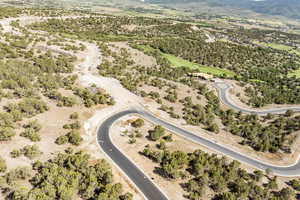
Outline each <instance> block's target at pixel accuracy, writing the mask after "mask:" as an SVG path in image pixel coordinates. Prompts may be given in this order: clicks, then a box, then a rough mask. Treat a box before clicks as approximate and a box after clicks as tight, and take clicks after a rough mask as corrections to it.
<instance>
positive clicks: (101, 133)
mask: <svg viewBox="0 0 300 200" xmlns="http://www.w3.org/2000/svg"><path fill="white" fill-rule="evenodd" d="M0 24H1V21H0ZM2 25H4V27H7V31H12V28H11V26H10V24H9V21H4V22H3V20H2ZM89 60H90V57H88V58H87V60H86V62H87V63H89V62H88V61H89ZM82 76H83V77H86V76H88V77H87V78H88V79H89V80H90V81H92V82H93V81H95V82H97V81H96V78H95V77H93V76H92V75H91V74H90V70H88V68H86V70H85V73H84V74H83V75H82ZM94 79H95V80H94ZM214 86H215V87H216V88H217V89H218V90H219V98H220V100H221V101H222V102H223V103H224V104H226V105H227V106H229V107H231V108H233V109H235V110H239V111H242V112H244V113H256V114H259V115H265V114H267V113H273V114H281V113H285V112H286V111H287V110H294V111H300V107H287V108H274V109H269V110H251V109H245V108H242V107H240V106H238V105H237V104H235V102H234V101H233V100H232V99H231V98H230V94H229V90H230V89H231V85H229V84H228V83H225V82H222V81H220V82H216V83H215V84H214ZM129 114H139V115H141V116H142V117H143V118H145V119H147V120H149V121H151V122H152V123H154V124H158V125H161V126H163V127H165V128H166V129H168V130H170V131H172V132H174V133H176V134H178V135H180V136H183V137H185V138H186V139H188V140H190V141H193V142H196V143H198V144H201V145H204V146H206V147H208V148H210V149H213V150H215V151H218V152H220V153H222V154H224V155H226V156H229V157H231V158H233V159H235V160H238V161H240V162H243V163H246V164H249V165H251V166H254V167H255V168H258V169H261V170H266V169H270V170H272V172H273V173H274V174H276V175H280V176H300V162H299V160H298V161H297V163H296V164H294V165H291V166H282V167H280V166H274V165H270V164H267V163H264V162H262V161H259V160H256V159H253V158H251V157H249V156H247V155H243V154H241V153H238V152H235V151H233V150H231V149H229V148H227V147H224V146H222V145H220V144H217V143H215V142H212V141H210V140H208V139H205V138H204V137H201V136H199V135H196V134H194V133H192V132H189V131H187V130H184V129H182V128H179V127H177V126H175V125H173V124H171V123H169V122H166V121H164V120H162V119H159V118H158V117H156V116H154V115H152V114H151V113H149V112H147V111H145V110H143V109H142V108H138V107H137V108H131V109H127V110H124V111H122V112H118V113H116V114H113V115H111V116H110V117H109V118H107V119H106V120H104V122H103V123H102V124H101V125H100V127H99V129H98V133H97V140H98V143H99V145H100V147H101V148H102V149H103V151H104V152H105V153H106V154H107V155H108V156H109V157H110V158H111V159H112V160H113V161H114V162H115V163H116V164H117V165H118V166H119V167H120V168H121V169H122V170H123V172H124V173H126V175H127V176H128V177H129V178H130V179H131V180H132V181H133V183H134V184H135V185H136V186H137V187H138V188H139V189H140V191H141V192H142V193H143V194H144V196H145V197H146V198H147V199H148V200H167V199H168V197H167V196H166V195H165V194H164V193H163V192H162V191H161V190H160V189H159V188H158V187H157V186H156V185H155V184H154V183H153V182H152V180H151V179H149V178H148V177H147V176H146V175H145V174H144V173H143V171H142V170H140V169H139V168H138V167H137V166H136V165H135V164H134V163H133V162H132V161H131V160H130V159H128V158H127V156H126V155H124V154H123V153H122V152H121V151H120V150H119V149H118V148H117V147H116V146H115V145H114V144H113V142H112V140H111V138H110V128H111V126H112V125H113V123H114V122H116V121H117V120H119V119H120V118H121V117H124V116H126V115H129Z"/></svg>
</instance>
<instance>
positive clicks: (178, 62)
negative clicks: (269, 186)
mask: <svg viewBox="0 0 300 200" xmlns="http://www.w3.org/2000/svg"><path fill="white" fill-rule="evenodd" d="M139 47H140V48H142V49H143V50H144V51H145V52H153V51H154V50H155V49H153V48H151V47H150V46H144V45H139ZM161 55H162V56H163V57H165V58H166V59H168V60H169V61H170V63H171V65H173V66H174V67H188V68H191V69H198V70H199V71H200V72H202V73H206V74H212V75H215V76H222V75H224V74H225V75H226V76H228V77H233V76H235V75H236V74H235V73H234V72H232V71H229V70H226V69H221V68H216V67H209V66H203V65H200V64H197V63H193V62H190V61H187V60H184V59H182V58H179V57H176V56H174V55H171V54H166V53H161Z"/></svg>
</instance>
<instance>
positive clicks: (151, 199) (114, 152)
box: [97, 109, 168, 200]
mask: <svg viewBox="0 0 300 200" xmlns="http://www.w3.org/2000/svg"><path fill="white" fill-rule="evenodd" d="M134 113H139V112H138V110H135V109H130V110H126V111H122V112H119V113H117V114H114V115H112V116H110V117H109V118H108V119H106V120H105V121H104V122H103V123H102V124H101V126H100V127H99V129H98V133H97V140H98V143H99V145H100V147H101V148H102V150H103V151H104V152H105V153H106V154H107V155H108V156H109V157H110V158H111V159H112V160H113V161H114V162H115V164H117V165H118V167H119V168H121V169H122V170H123V172H124V173H125V174H126V175H127V176H128V177H129V178H130V179H131V180H132V181H133V183H134V184H135V185H136V186H137V187H138V188H139V189H140V191H141V192H142V193H143V194H144V196H145V197H146V198H147V199H148V200H156V199H157V200H168V198H167V197H166V196H165V195H164V194H163V192H161V191H160V190H159V189H158V187H157V186H156V185H155V184H154V183H153V182H152V181H151V180H150V179H149V178H148V177H146V175H145V174H144V172H142V171H141V170H140V169H139V168H138V167H137V166H136V165H135V164H134V163H132V162H131V161H130V160H129V159H128V158H127V157H126V155H124V154H123V153H122V152H121V151H120V150H119V149H118V148H117V147H116V146H115V145H114V144H113V142H112V140H111V137H110V135H109V133H110V132H109V130H110V128H111V126H112V124H113V123H114V122H115V121H117V120H118V119H120V118H121V117H123V116H126V115H129V114H134Z"/></svg>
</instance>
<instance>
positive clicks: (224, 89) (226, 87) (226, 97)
mask: <svg viewBox="0 0 300 200" xmlns="http://www.w3.org/2000/svg"><path fill="white" fill-rule="evenodd" d="M214 86H215V87H216V88H217V89H218V91H219V98H220V100H221V101H222V103H224V104H225V105H227V106H229V107H230V108H232V109H234V110H237V111H241V112H243V113H248V114H257V115H267V114H268V113H270V114H284V113H285V112H286V111H287V110H293V111H295V112H300V106H294V107H282V108H271V109H267V110H255V109H247V108H243V107H241V106H239V105H237V104H236V103H235V102H234V100H232V99H231V97H230V93H229V91H230V89H232V86H231V85H230V84H229V83H226V82H223V81H219V82H216V83H214Z"/></svg>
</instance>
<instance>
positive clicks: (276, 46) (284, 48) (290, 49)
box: [254, 41, 300, 56]
mask: <svg viewBox="0 0 300 200" xmlns="http://www.w3.org/2000/svg"><path fill="white" fill-rule="evenodd" d="M254 43H255V44H258V45H261V46H264V47H271V48H273V49H277V50H282V51H288V52H290V53H293V54H296V55H299V56H300V49H295V48H294V47H291V46H287V45H283V44H276V43H264V42H257V41H255V42H254Z"/></svg>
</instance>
